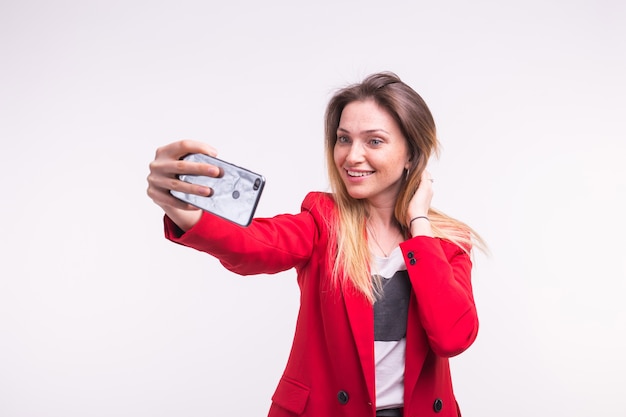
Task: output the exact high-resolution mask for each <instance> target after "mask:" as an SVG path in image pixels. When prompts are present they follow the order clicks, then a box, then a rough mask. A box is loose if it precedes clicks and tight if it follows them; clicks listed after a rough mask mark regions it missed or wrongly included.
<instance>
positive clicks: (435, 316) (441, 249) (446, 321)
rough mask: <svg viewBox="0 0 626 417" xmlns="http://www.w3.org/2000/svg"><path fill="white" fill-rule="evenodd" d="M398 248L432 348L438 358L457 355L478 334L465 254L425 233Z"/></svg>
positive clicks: (468, 262)
mask: <svg viewBox="0 0 626 417" xmlns="http://www.w3.org/2000/svg"><path fill="white" fill-rule="evenodd" d="M400 247H401V249H402V253H403V256H404V261H405V263H406V267H407V271H408V274H409V279H410V280H411V285H412V288H413V292H414V295H415V297H416V300H417V314H418V315H419V320H420V322H421V324H422V326H423V328H424V331H425V332H426V335H427V337H428V341H429V344H430V346H431V348H432V350H433V351H434V352H435V354H437V355H438V356H442V357H451V356H455V355H458V354H459V353H461V352H463V351H464V350H466V349H467V348H468V347H469V346H470V345H471V344H472V343H473V342H474V340H475V339H476V335H477V334H478V315H477V312H476V305H475V303H474V296H473V292H472V285H471V269H472V262H471V260H470V257H469V255H468V254H467V253H466V252H465V251H463V250H462V249H461V248H460V247H458V246H457V245H455V244H453V243H451V242H449V241H446V240H442V239H438V238H431V237H427V236H416V237H414V238H412V239H409V240H407V241H405V242H403V243H402V244H401V245H400Z"/></svg>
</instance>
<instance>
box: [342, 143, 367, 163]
mask: <svg viewBox="0 0 626 417" xmlns="http://www.w3.org/2000/svg"><path fill="white" fill-rule="evenodd" d="M364 154H365V153H364V150H363V146H362V145H361V144H359V143H356V142H354V143H352V145H351V146H350V150H349V151H348V155H346V162H348V163H349V164H351V165H352V164H356V163H359V162H362V161H363V160H364Z"/></svg>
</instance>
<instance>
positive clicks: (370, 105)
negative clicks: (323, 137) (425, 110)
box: [339, 100, 399, 131]
mask: <svg viewBox="0 0 626 417" xmlns="http://www.w3.org/2000/svg"><path fill="white" fill-rule="evenodd" d="M339 128H341V129H346V130H372V129H384V130H391V129H393V130H395V131H398V130H399V127H398V124H397V123H396V121H395V119H394V118H393V117H392V116H391V114H390V113H389V112H388V111H387V110H386V109H385V108H383V107H381V106H379V105H378V103H376V102H375V101H374V100H365V101H352V102H350V103H348V104H347V105H346V106H345V107H344V108H343V111H342V112H341V118H340V119H339Z"/></svg>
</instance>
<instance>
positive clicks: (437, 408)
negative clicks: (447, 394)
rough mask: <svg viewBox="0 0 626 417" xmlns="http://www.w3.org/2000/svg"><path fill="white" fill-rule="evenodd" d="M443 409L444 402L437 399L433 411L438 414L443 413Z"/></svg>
mask: <svg viewBox="0 0 626 417" xmlns="http://www.w3.org/2000/svg"><path fill="white" fill-rule="evenodd" d="M442 408H443V401H441V400H440V399H439V398H437V399H436V400H435V402H434V403H433V410H435V413H438V412H440V411H441V409H442Z"/></svg>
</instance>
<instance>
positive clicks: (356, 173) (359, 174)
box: [348, 171, 373, 177]
mask: <svg viewBox="0 0 626 417" xmlns="http://www.w3.org/2000/svg"><path fill="white" fill-rule="evenodd" d="M372 173H373V171H368V172H363V171H348V175H349V176H351V177H366V176H368V175H371V174H372Z"/></svg>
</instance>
